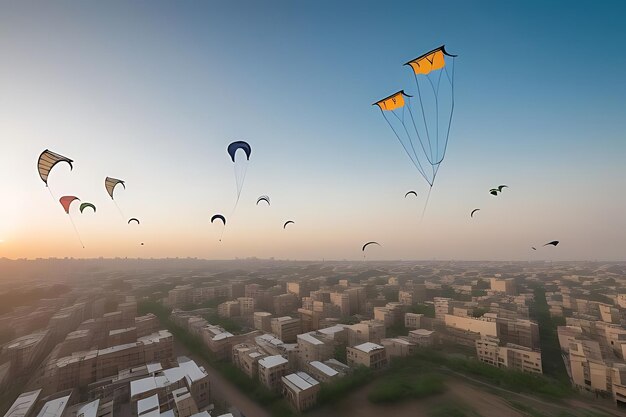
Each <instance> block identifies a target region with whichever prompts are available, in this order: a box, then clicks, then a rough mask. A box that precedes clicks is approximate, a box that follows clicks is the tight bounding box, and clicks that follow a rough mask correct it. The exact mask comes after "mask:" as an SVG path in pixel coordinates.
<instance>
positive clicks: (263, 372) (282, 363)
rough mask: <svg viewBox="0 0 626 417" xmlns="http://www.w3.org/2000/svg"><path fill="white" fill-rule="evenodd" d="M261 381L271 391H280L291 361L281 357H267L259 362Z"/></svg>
mask: <svg viewBox="0 0 626 417" xmlns="http://www.w3.org/2000/svg"><path fill="white" fill-rule="evenodd" d="M258 364H259V381H261V383H262V384H263V385H265V386H266V387H267V388H268V389H270V390H274V391H276V390H278V389H279V388H280V385H281V382H282V380H281V378H282V377H283V376H285V375H287V372H288V369H289V361H288V360H287V359H285V358H283V357H282V356H280V355H274V356H267V357H265V358H263V359H261V360H259V362H258Z"/></svg>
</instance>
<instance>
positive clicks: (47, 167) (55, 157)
mask: <svg viewBox="0 0 626 417" xmlns="http://www.w3.org/2000/svg"><path fill="white" fill-rule="evenodd" d="M59 162H67V163H68V165H69V166H70V171H71V170H72V169H73V168H74V166H73V165H72V162H74V161H72V160H71V159H70V158H68V157H66V156H63V155H59V154H58V153H54V152H52V151H49V150H48V149H46V150H45V151H43V152H42V153H41V155H39V159H38V160H37V170H38V171H39V177H40V178H41V180H42V181H43V182H44V184H46V187H47V186H48V176H49V175H50V171H51V170H52V168H54V166H55V165H56V164H58V163H59Z"/></svg>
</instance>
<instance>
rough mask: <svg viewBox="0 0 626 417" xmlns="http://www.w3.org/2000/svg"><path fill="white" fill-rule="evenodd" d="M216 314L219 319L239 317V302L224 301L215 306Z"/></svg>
mask: <svg viewBox="0 0 626 417" xmlns="http://www.w3.org/2000/svg"><path fill="white" fill-rule="evenodd" d="M217 314H218V315H219V316H220V317H226V318H231V317H236V316H239V315H241V312H240V307H239V301H226V302H223V303H221V304H220V305H218V306H217Z"/></svg>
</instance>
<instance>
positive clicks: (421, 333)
mask: <svg viewBox="0 0 626 417" xmlns="http://www.w3.org/2000/svg"><path fill="white" fill-rule="evenodd" d="M409 333H412V334H415V335H418V336H430V335H431V334H433V333H434V332H433V331H432V330H426V329H415V330H411V331H410V332H409Z"/></svg>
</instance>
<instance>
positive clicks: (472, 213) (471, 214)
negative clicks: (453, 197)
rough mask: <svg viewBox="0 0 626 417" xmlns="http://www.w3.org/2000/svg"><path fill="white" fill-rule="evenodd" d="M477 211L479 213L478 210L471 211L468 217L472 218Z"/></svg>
mask: <svg viewBox="0 0 626 417" xmlns="http://www.w3.org/2000/svg"><path fill="white" fill-rule="evenodd" d="M477 211H480V209H479V208H477V209H474V210H472V212H471V213H470V217H474V213H476V212H477Z"/></svg>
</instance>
